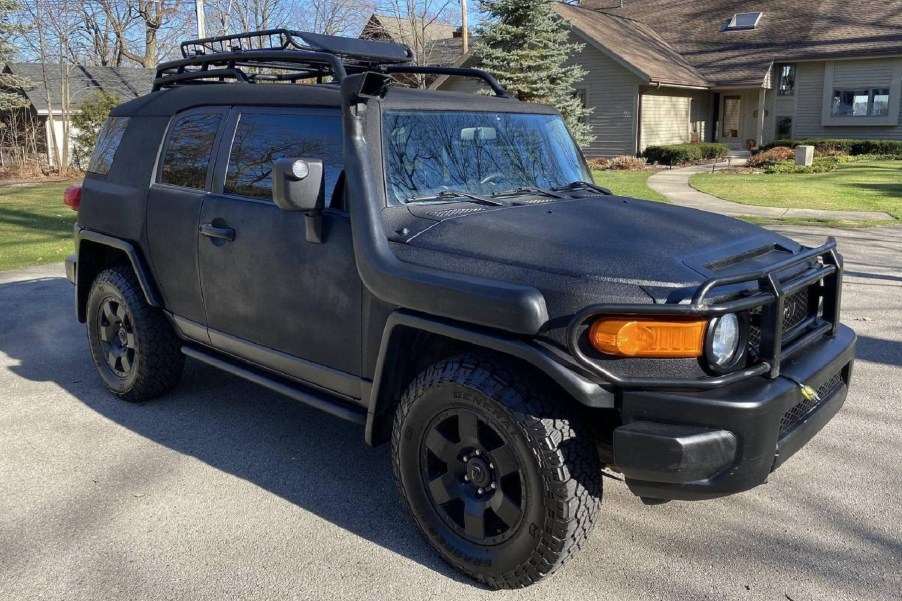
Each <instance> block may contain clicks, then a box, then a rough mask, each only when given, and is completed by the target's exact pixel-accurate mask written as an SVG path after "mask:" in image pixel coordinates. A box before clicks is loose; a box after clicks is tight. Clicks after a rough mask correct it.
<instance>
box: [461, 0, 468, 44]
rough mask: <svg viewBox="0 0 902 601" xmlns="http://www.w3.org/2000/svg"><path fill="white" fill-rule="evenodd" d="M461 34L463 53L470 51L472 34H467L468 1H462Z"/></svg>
mask: <svg viewBox="0 0 902 601" xmlns="http://www.w3.org/2000/svg"><path fill="white" fill-rule="evenodd" d="M460 33H461V42H463V53H464V54H466V53H467V50H468V49H469V41H470V39H469V38H470V34H469V32H467V0H460Z"/></svg>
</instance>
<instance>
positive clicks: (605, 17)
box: [433, 0, 902, 156]
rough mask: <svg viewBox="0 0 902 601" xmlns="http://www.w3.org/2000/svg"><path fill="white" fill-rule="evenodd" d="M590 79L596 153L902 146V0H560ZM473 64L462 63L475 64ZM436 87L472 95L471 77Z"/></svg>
mask: <svg viewBox="0 0 902 601" xmlns="http://www.w3.org/2000/svg"><path fill="white" fill-rule="evenodd" d="M557 10H558V14H559V15H560V16H561V17H563V18H564V19H566V20H567V21H568V22H569V23H570V25H571V32H572V33H571V36H572V39H573V41H576V42H580V43H583V44H585V47H584V49H583V51H582V52H580V53H579V54H578V55H576V56H574V57H573V58H572V61H573V62H576V63H579V64H581V65H582V66H583V67H584V68H585V69H586V70H587V71H588V75H587V76H586V78H585V79H584V80H583V81H582V82H580V84H579V86H578V87H577V90H576V93H578V94H579V95H580V96H581V97H582V98H583V99H584V102H585V103H586V105H587V106H589V107H592V108H593V112H592V114H591V115H590V116H589V117H588V119H589V121H590V123H591V124H592V126H593V130H594V133H595V135H596V140H595V142H593V143H592V144H591V145H589V147H588V148H587V149H585V150H586V154H587V155H588V156H611V155H620V154H634V153H638V152H641V151H642V150H643V149H644V148H645V147H646V146H649V145H653V144H673V143H680V142H690V141H693V140H698V141H716V142H723V143H726V144H728V145H730V147H731V148H734V149H742V148H745V147H746V146H747V145H760V144H762V143H766V142H769V141H772V140H775V139H781V138H788V137H794V138H803V137H831V138H875V139H897V140H898V139H902V123H900V113H902V106H900V104H902V103H900V95H902V94H900V92H902V90H900V86H902V2H900V1H899V0H890V1H881V2H877V1H875V0H862V1H860V2H847V1H839V0H793V1H792V2H787V1H786V0H757V1H749V0H738V1H737V0H708V1H705V2H701V1H680V2H675V1H673V0H624V1H623V7H622V8H620V4H619V3H618V2H617V1H616V0H615V1H613V2H612V1H611V0H584V1H583V2H580V3H579V5H578V6H575V5H571V4H563V3H561V4H558V6H557ZM472 62H473V59H472V57H469V58H468V59H464V60H462V61H459V64H464V65H466V64H469V63H472ZM433 87H438V88H441V89H458V90H472V89H473V88H474V84H473V83H471V82H470V81H468V80H464V79H460V78H440V79H439V80H438V81H436V82H435V83H434V84H433Z"/></svg>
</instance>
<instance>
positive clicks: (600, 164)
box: [586, 157, 611, 170]
mask: <svg viewBox="0 0 902 601" xmlns="http://www.w3.org/2000/svg"><path fill="white" fill-rule="evenodd" d="M586 162H587V163H588V164H589V169H592V170H597V169H607V168H608V166H609V165H610V164H611V163H610V161H608V160H607V159H606V158H604V157H599V158H595V159H587V160H586Z"/></svg>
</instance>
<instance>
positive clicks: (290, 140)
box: [223, 113, 343, 206]
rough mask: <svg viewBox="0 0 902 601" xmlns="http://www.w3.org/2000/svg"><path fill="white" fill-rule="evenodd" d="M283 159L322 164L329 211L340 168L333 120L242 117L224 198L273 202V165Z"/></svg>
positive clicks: (335, 120) (337, 131) (338, 129)
mask: <svg viewBox="0 0 902 601" xmlns="http://www.w3.org/2000/svg"><path fill="white" fill-rule="evenodd" d="M286 157H287V158H307V159H322V161H323V171H324V176H325V180H326V182H325V183H326V206H329V204H330V201H331V199H332V192H333V190H334V189H335V183H336V182H337V181H338V176H339V174H341V170H342V168H343V167H342V151H341V120H340V119H339V117H338V115H334V116H333V115H328V116H323V115H285V114H281V115H279V114H254V113H243V114H242V115H241V118H240V120H239V121H238V127H237V129H236V131H235V139H234V140H233V141H232V151H231V153H230V155H229V168H228V171H227V172H226V181H225V187H224V189H223V190H224V192H226V193H229V194H240V195H242V196H250V197H253V198H261V199H266V200H270V199H272V164H273V161H275V160H276V159H281V158H286Z"/></svg>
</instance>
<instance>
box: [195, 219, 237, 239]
mask: <svg viewBox="0 0 902 601" xmlns="http://www.w3.org/2000/svg"><path fill="white" fill-rule="evenodd" d="M197 229H198V231H200V233H201V235H203V236H207V237H208V238H220V239H222V240H228V241H230V242H231V241H232V240H234V239H235V230H234V229H233V228H230V227H217V226H215V225H213V224H212V223H203V224H201V226H200V227H199V228H197Z"/></svg>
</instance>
